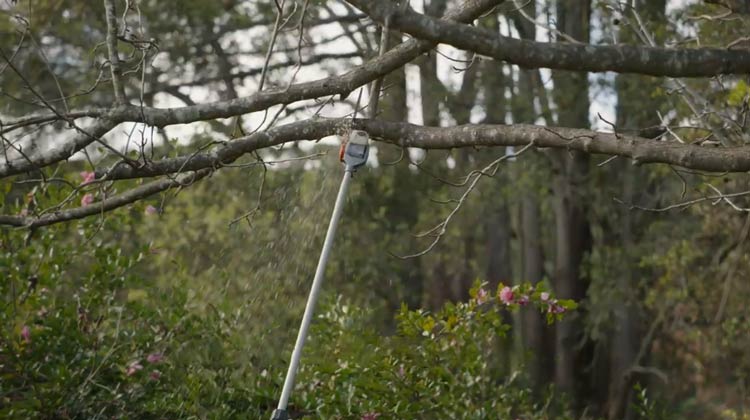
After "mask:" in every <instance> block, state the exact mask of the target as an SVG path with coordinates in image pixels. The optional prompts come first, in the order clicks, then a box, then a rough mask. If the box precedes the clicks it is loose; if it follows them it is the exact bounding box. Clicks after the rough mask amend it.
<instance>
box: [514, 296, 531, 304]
mask: <svg viewBox="0 0 750 420" xmlns="http://www.w3.org/2000/svg"><path fill="white" fill-rule="evenodd" d="M516 303H518V304H519V305H521V306H526V305H528V304H529V296H528V295H521V297H519V298H518V300H517V301H516Z"/></svg>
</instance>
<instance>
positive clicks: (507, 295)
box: [500, 286, 513, 305]
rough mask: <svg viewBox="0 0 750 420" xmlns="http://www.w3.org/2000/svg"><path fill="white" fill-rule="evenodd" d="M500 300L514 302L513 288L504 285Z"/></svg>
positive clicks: (507, 303)
mask: <svg viewBox="0 0 750 420" xmlns="http://www.w3.org/2000/svg"><path fill="white" fill-rule="evenodd" d="M500 300H501V301H502V302H503V303H504V304H506V305H510V304H512V303H513V290H511V288H510V287H508V286H505V287H503V289H502V290H500Z"/></svg>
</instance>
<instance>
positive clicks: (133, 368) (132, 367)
mask: <svg viewBox="0 0 750 420" xmlns="http://www.w3.org/2000/svg"><path fill="white" fill-rule="evenodd" d="M141 369H143V365H142V364H141V363H140V362H138V361H137V360H136V361H135V362H132V363H130V364H129V365H128V368H127V369H126V370H125V375H127V376H133V375H135V373H136V372H138V371H139V370H141Z"/></svg>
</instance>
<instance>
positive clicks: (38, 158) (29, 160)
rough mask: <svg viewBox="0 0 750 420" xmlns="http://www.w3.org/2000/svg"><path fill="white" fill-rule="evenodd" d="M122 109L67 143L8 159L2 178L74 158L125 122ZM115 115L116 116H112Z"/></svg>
mask: <svg viewBox="0 0 750 420" xmlns="http://www.w3.org/2000/svg"><path fill="white" fill-rule="evenodd" d="M119 110H120V108H116V109H114V110H113V111H112V112H110V113H109V114H108V115H104V116H100V117H99V118H98V119H97V120H96V122H95V123H94V124H93V126H91V127H87V128H85V129H82V130H81V131H80V132H79V133H77V134H76V135H75V136H73V138H72V139H71V140H69V141H66V142H56V143H55V144H53V145H52V146H51V147H49V148H46V149H43V150H41V149H37V148H34V149H30V150H23V153H22V154H21V156H17V157H12V158H6V157H3V160H2V161H0V162H2V163H1V164H0V178H4V177H7V176H11V175H16V174H21V173H24V172H28V171H32V170H36V169H41V168H44V167H45V166H49V165H52V164H54V163H57V162H60V161H63V160H65V159H68V158H69V157H71V156H73V155H74V154H75V153H76V152H78V151H79V150H82V149H83V148H84V147H86V146H88V145H89V144H91V143H93V142H95V141H96V140H98V139H100V138H101V137H102V136H104V135H105V134H107V133H108V132H109V131H110V130H112V129H113V128H115V126H117V124H119V123H121V122H123V120H122V119H121V118H119V117H118V115H117V114H120V113H121V112H119ZM112 115H114V116H112Z"/></svg>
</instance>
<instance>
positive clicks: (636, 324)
mask: <svg viewBox="0 0 750 420" xmlns="http://www.w3.org/2000/svg"><path fill="white" fill-rule="evenodd" d="M634 7H636V8H637V10H638V12H639V14H640V15H641V16H642V17H643V19H644V22H645V23H646V26H647V27H648V26H649V25H648V24H649V23H650V22H656V21H658V22H663V20H664V13H665V8H666V1H665V0H657V1H645V0H639V1H636V4H635V5H634ZM620 39H622V40H626V41H633V42H637V38H636V36H635V34H633V33H628V32H624V33H621V36H620ZM661 83H662V82H661V81H660V80H658V79H653V78H647V77H643V76H634V75H618V76H617V79H616V83H615V85H616V89H617V96H618V100H617V128H618V129H619V130H627V131H630V130H633V131H638V130H644V129H648V128H652V127H656V126H659V125H660V121H659V119H658V116H657V115H656V110H658V109H659V108H660V105H662V104H663V101H662V100H660V99H656V98H654V96H653V95H650V94H649V95H644V94H643V93H644V92H647V93H652V92H654V91H655V90H656V89H657V88H658V87H659V86H660V85H661ZM615 170H617V171H618V173H619V174H620V177H621V178H620V179H621V180H622V182H621V186H622V192H621V196H622V197H623V198H622V199H623V200H624V201H625V202H626V203H629V202H633V201H634V200H635V199H636V191H635V188H636V185H645V184H646V183H647V182H648V180H646V179H639V178H642V176H641V177H639V174H642V173H643V170H637V169H636V168H633V166H632V165H630V164H628V163H627V162H618V163H617V164H616V165H615ZM620 214H621V222H620V223H619V225H620V228H619V236H620V240H619V242H620V244H619V246H620V247H621V249H622V252H623V253H624V255H625V258H624V259H623V260H624V261H626V264H624V267H623V269H622V272H621V273H619V275H618V276H616V279H615V282H616V284H615V287H616V289H617V292H618V295H617V296H618V297H619V298H618V299H617V300H616V301H615V303H614V308H613V310H614V321H615V325H614V331H613V335H612V346H611V348H612V352H611V354H610V377H611V381H610V386H609V396H608V398H607V414H608V417H609V418H610V419H612V420H615V419H632V418H634V413H633V412H632V409H631V408H630V407H631V405H632V402H633V384H634V382H635V380H636V379H637V377H636V375H634V374H632V373H631V368H632V366H633V364H634V363H636V362H637V361H636V360H635V359H636V357H637V354H638V351H639V349H640V346H641V342H640V341H641V340H640V335H641V333H642V331H643V327H642V324H643V319H642V318H641V316H640V311H639V310H638V306H637V302H638V301H639V299H640V296H637V295H635V293H634V292H633V291H634V290H637V287H636V286H637V282H638V279H639V278H643V276H641V274H642V273H639V269H638V255H634V252H633V249H634V248H635V247H636V246H637V244H638V242H639V241H640V238H639V237H638V236H639V234H638V232H639V231H641V230H642V229H639V226H638V225H644V224H646V223H648V219H649V216H648V215H636V214H634V213H633V211H632V210H629V209H627V208H622V210H621V211H620ZM637 216H638V217H637ZM644 219H645V220H644Z"/></svg>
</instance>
